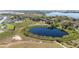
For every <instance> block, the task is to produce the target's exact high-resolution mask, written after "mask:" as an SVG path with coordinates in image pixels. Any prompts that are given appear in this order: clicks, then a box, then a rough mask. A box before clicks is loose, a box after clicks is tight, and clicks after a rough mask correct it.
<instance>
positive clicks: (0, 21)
mask: <svg viewBox="0 0 79 59" xmlns="http://www.w3.org/2000/svg"><path fill="white" fill-rule="evenodd" d="M6 19H7V16H4V17H3V19H2V20H0V24H1V23H2V22H4V21H5V20H6Z"/></svg>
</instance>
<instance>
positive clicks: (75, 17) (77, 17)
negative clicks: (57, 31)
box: [46, 12, 79, 19]
mask: <svg viewBox="0 0 79 59" xmlns="http://www.w3.org/2000/svg"><path fill="white" fill-rule="evenodd" d="M46 15H47V16H68V17H72V18H74V19H79V13H62V12H51V13H47V14H46Z"/></svg>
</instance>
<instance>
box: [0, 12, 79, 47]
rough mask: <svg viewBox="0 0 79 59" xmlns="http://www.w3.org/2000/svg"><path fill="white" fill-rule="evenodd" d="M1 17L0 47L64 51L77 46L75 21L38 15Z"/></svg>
mask: <svg viewBox="0 0 79 59" xmlns="http://www.w3.org/2000/svg"><path fill="white" fill-rule="evenodd" d="M27 14H28V13H25V14H23V15H16V14H7V15H6V14H2V15H1V20H0V47H4V48H6V47H11V48H12V47H15V48H21V47H23V48H64V47H66V48H67V47H72V48H73V47H79V20H78V19H75V20H74V18H72V17H68V16H59V15H58V16H47V15H45V14H42V13H36V12H35V14H37V15H35V14H32V13H29V15H27Z"/></svg>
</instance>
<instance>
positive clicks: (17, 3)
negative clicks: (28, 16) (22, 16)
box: [0, 0, 79, 10]
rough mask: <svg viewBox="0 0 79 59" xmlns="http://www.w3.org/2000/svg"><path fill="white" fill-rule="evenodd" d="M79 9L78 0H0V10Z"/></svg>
mask: <svg viewBox="0 0 79 59" xmlns="http://www.w3.org/2000/svg"><path fill="white" fill-rule="evenodd" d="M63 9H65V10H75V9H76V10H79V1H78V0H0V10H63Z"/></svg>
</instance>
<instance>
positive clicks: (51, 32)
mask: <svg viewBox="0 0 79 59" xmlns="http://www.w3.org/2000/svg"><path fill="white" fill-rule="evenodd" d="M30 32H31V33H33V34H37V35H41V36H51V37H62V36H64V35H67V33H66V32H65V31H62V30H60V29H57V28H53V29H48V28H32V29H30Z"/></svg>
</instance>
